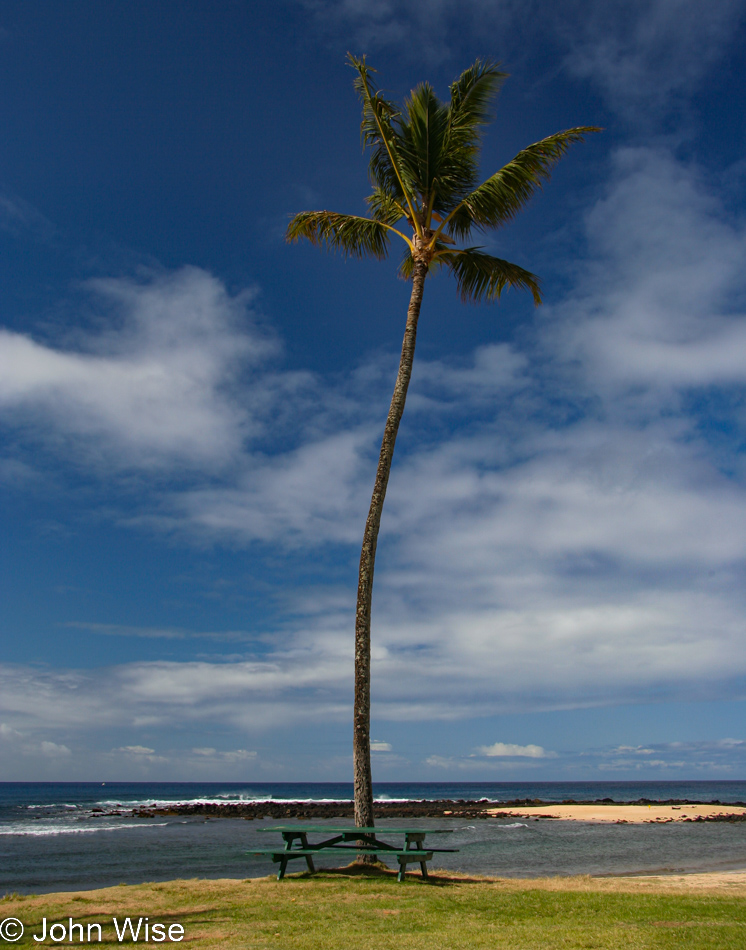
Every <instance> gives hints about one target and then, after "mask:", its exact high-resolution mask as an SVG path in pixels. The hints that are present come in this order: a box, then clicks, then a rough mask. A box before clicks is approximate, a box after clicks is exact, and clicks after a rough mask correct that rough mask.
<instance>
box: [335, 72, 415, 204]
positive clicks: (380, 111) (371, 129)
mask: <svg viewBox="0 0 746 950" xmlns="http://www.w3.org/2000/svg"><path fill="white" fill-rule="evenodd" d="M347 59H348V61H349V63H350V65H351V66H352V67H353V68H354V69H355V70H357V76H356V77H355V80H354V86H355V90H356V92H357V94H358V95H359V96H360V101H361V102H362V105H363V118H362V122H361V124H360V134H361V137H362V140H363V147H364V148H370V149H371V158H370V165H369V171H370V176H371V179H372V180H373V182H374V183H375V184H376V185H377V186H378V188H380V189H381V191H383V192H384V193H385V194H387V195H390V196H391V197H392V198H395V199H398V200H400V201H401V202H402V203H403V204H406V205H407V206H408V207H409V211H410V215H411V217H412V218H413V219H414V218H415V213H414V212H415V207H414V188H413V187H412V181H411V176H410V175H408V174H407V169H406V167H405V165H404V163H403V162H402V160H401V158H400V155H399V151H400V149H401V147H402V142H401V135H400V132H399V128H398V126H399V121H398V120H399V117H400V113H399V110H398V109H397V107H396V105H395V104H394V103H393V102H389V101H388V100H387V99H385V98H384V96H383V95H382V94H381V93H380V92H379V91H378V90H377V89H376V86H375V83H374V81H373V79H372V78H371V75H370V74H371V72H374V70H372V69H371V67H370V66H368V65H367V63H366V62H365V57H364V56H363V57H362V59H358V58H357V57H355V56H353V55H352V54H351V53H348V54H347Z"/></svg>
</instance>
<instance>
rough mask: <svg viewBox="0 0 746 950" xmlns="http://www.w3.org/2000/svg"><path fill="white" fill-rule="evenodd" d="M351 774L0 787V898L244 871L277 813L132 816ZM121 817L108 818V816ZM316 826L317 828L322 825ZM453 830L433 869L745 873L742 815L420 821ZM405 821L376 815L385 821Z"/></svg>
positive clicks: (339, 791)
mask: <svg viewBox="0 0 746 950" xmlns="http://www.w3.org/2000/svg"><path fill="white" fill-rule="evenodd" d="M374 793H375V797H376V799H377V800H379V801H394V802H395V801H423V800H425V801H426V800H441V799H444V800H451V801H460V800H464V801H481V800H489V801H497V802H500V801H502V802H505V801H512V800H516V799H540V800H542V801H546V802H562V801H566V800H569V799H572V800H575V801H594V800H601V799H611V800H612V801H615V802H630V801H640V800H646V801H653V802H655V801H669V800H675V801H690V802H722V803H732V804H735V803H738V802H740V803H745V802H746V782H744V781H725V782H723V781H717V782H708V781H689V782H438V783H433V782H411V783H406V782H382V783H376V784H375V785H374ZM351 799H352V784H351V783H345V782H328V783H320V782H312V783H303V782H290V783H289V782H213V783H204V782H199V783H196V782H195V783H192V782H80V783H76V782H3V783H0V893H3V894H7V893H13V892H16V893H21V894H28V893H49V892H53V891H58V890H84V889H90V888H97V887H105V886H110V885H113V884H120V883H128V884H137V883H144V882H148V881H163V880H170V879H174V878H195V877H198V878H221V877H227V878H240V879H243V878H251V877H262V876H265V875H267V874H269V873H272V869H273V867H274V866H273V865H271V864H270V862H269V861H267V860H266V859H263V858H259V857H257V856H254V855H250V854H248V853H247V852H249V851H250V850H251V849H252V848H257V847H267V845H268V844H271V842H270V841H269V836H268V835H266V834H262V833H261V832H260V830H259V829H260V828H262V827H268V826H271V825H273V824H277V821H276V819H275V820H273V819H269V818H267V819H257V820H253V821H247V820H244V819H241V818H207V817H204V816H181V815H179V816H164V815H158V816H155V817H152V818H136V817H133V816H132V814H131V810H132V809H135V808H139V807H145V806H154V805H155V806H158V805H168V804H177V803H178V804H185V803H190V802H217V803H225V804H227V803H230V802H262V801H272V802H330V801H331V802H334V801H350V800H351ZM113 811H114V812H118V814H111V812H113ZM319 823H321V822H319ZM411 823H415V824H416V825H417V826H418V827H423V828H428V827H429V828H435V827H440V828H449V829H450V830H451V831H452V832H453V835H452V836H451V837H449V847H454V848H458V849H459V851H458V853H457V854H449V855H439V856H438V861H437V864H438V865H439V866H441V867H445V868H449V869H451V870H458V871H464V872H467V873H473V874H484V875H490V876H510V877H536V876H547V875H555V874H560V875H570V874H635V873H672V872H679V871H705V870H727V869H740V868H746V822H740V823H696V824H695V823H692V824H686V823H684V824H668V825H648V824H645V825H614V824H610V825H590V824H587V823H584V822H563V821H519V820H514V819H507V820H502V819H486V820H482V819H476V820H475V819H453V818H451V819H449V818H437V819H432V818H430V819H417V820H416V822H411ZM387 824H389V825H390V826H393V825H400V824H401V820H398V821H397V820H394V819H384V820H381V821H380V827H381V828H385V827H386V825H387Z"/></svg>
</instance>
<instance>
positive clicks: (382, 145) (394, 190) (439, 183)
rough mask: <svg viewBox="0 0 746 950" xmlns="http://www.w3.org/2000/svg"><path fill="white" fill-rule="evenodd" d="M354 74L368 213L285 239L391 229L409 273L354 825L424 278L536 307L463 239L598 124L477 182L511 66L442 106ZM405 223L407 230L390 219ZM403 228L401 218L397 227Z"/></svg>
mask: <svg viewBox="0 0 746 950" xmlns="http://www.w3.org/2000/svg"><path fill="white" fill-rule="evenodd" d="M348 60H349V63H350V65H351V66H353V67H354V69H355V70H356V72H357V75H356V77H355V83H354V84H355V89H356V90H357V92H358V94H359V96H360V99H361V101H362V105H363V121H362V126H361V132H362V139H363V145H364V147H368V148H370V149H371V152H372V156H371V159H370V178H371V183H372V185H373V192H372V194H371V195H370V196H369V197H368V199H367V202H368V207H369V209H370V216H369V217H361V216H357V215H350V214H338V213H337V212H335V211H303V212H301V213H300V214H297V215H296V216H295V217H294V218H293V219H292V221H291V222H290V224H289V226H288V230H287V239H288V241H291V242H295V241H298V240H299V239H300V238H306V239H307V240H309V241H310V242H311V243H312V244H316V245H326V246H327V247H328V248H335V249H339V250H340V251H342V252H343V253H344V254H346V255H350V256H353V257H375V258H378V259H383V258H385V257H386V256H387V254H388V251H389V241H390V238H391V235H397V236H398V237H399V238H401V240H402V241H403V242H404V244H405V245H406V252H405V256H404V260H403V261H402V264H401V267H400V269H399V272H400V274H401V276H402V277H404V278H406V279H410V280H411V281H412V294H411V298H410V301H409V310H408V311H407V322H406V327H405V330H404V343H403V345H402V352H401V359H400V361H399V372H398V375H397V377H396V384H395V386H394V394H393V397H392V399H391V407H390V409H389V414H388V418H387V419H386V427H385V429H384V433H383V441H382V443H381V452H380V456H379V460H378V470H377V472H376V480H375V484H374V486H373V496H372V498H371V502H370V510H369V512H368V519H367V521H366V523H365V533H364V535H363V546H362V551H361V554H360V573H359V580H358V593H357V613H356V621H355V706H354V738H353V753H354V781H355V824H356V826H357V827H366V826H368V827H369V826H372V825H373V783H372V777H371V768H370V617H371V599H372V592H373V570H374V567H375V559H376V545H377V542H378V530H379V526H380V524H381V513H382V511H383V502H384V498H385V497H386V487H387V485H388V481H389V473H390V471H391V461H392V459H393V455H394V444H395V442H396V434H397V431H398V429H399V423H400V421H401V418H402V413H403V412H404V403H405V400H406V397H407V388H408V386H409V380H410V376H411V374H412V360H413V358H414V348H415V339H416V334H417V321H418V319H419V315H420V305H421V303H422V293H423V290H424V287H425V278H426V277H427V275H428V274H429V273H432V272H433V271H434V270H436V269H437V268H440V267H443V266H445V267H446V268H448V270H450V272H451V273H452V274H453V276H454V277H455V278H456V284H457V287H458V289H459V291H460V293H461V297H462V299H463V300H464V301H471V302H474V303H476V302H479V301H481V300H496V299H497V298H498V297H499V296H500V294H501V293H502V291H503V289H504V288H505V287H516V288H521V289H525V290H529V291H531V293H532V295H533V299H534V303H536V304H539V303H541V295H540V291H539V278H538V277H536V275H535V274H532V273H530V272H529V271H527V270H524V269H523V268H522V267H518V266H517V265H516V264H511V263H509V262H508V261H504V260H501V259H500V258H497V257H493V256H491V255H490V254H486V253H484V252H483V251H482V250H480V248H479V247H471V246H468V247H460V246H457V242H458V243H463V242H464V240H466V239H468V237H469V236H470V234H471V232H472V230H476V231H486V230H489V229H492V228H499V227H500V226H501V225H503V224H505V223H506V222H508V221H510V220H511V219H512V218H513V217H514V216H515V215H516V214H517V213H518V212H519V211H520V210H521V209H522V208H523V206H524V205H525V204H526V203H527V202H528V200H529V199H530V198H531V196H532V195H533V194H534V192H535V191H536V190H537V189H538V188H541V185H542V182H543V181H545V180H547V179H548V178H549V176H550V169H551V167H552V165H554V163H555V162H556V161H558V159H560V158H561V157H562V155H564V153H565V152H566V151H567V149H568V147H569V146H570V145H571V144H572V143H573V142H579V141H582V139H583V136H584V135H585V134H586V133H588V132H596V131H599V130H598V129H597V128H596V127H591V126H585V127H582V128H575V129H568V130H567V131H565V132H558V133H557V134H556V135H550V136H549V137H548V138H545V139H542V140H541V141H540V142H536V143H535V144H534V145H529V147H528V148H525V149H523V150H522V151H521V152H519V153H518V154H517V155H516V156H515V158H514V159H513V160H512V161H511V162H509V163H508V164H507V165H506V166H505V167H504V168H501V169H500V171H498V172H495V174H494V175H492V176H491V177H490V178H488V179H487V180H486V181H484V182H482V184H480V185H478V184H477V182H478V177H477V174H478V157H479V147H480V137H481V130H482V126H484V125H486V124H487V122H488V121H489V119H490V116H489V113H488V108H489V105H490V103H491V101H492V100H493V99H494V97H495V95H496V94H497V92H498V90H499V88H500V86H501V84H502V82H503V80H504V79H505V78H506V76H507V74H506V73H503V72H500V70H499V69H498V64H497V63H494V62H492V61H489V60H485V61H483V60H479V59H478V60H477V61H476V62H475V63H474V65H473V66H472V67H471V68H469V69H467V70H466V71H465V72H464V73H462V75H461V76H459V78H458V79H457V80H456V81H455V82H454V83H453V84H452V85H451V87H450V91H451V101H450V102H449V103H444V102H440V101H439V100H438V99H437V98H436V96H435V93H434V91H433V89H432V87H431V86H430V85H429V84H427V83H423V84H422V85H420V86H418V87H417V88H416V89H415V90H414V91H413V92H412V93H411V95H410V97H409V99H407V100H406V101H405V103H404V107H403V109H399V108H397V106H396V105H395V104H394V103H392V102H389V101H388V100H387V99H385V98H384V97H383V95H382V94H381V93H380V92H379V91H378V90H377V89H376V86H375V84H374V81H373V79H372V77H371V73H373V72H375V70H373V69H372V68H371V67H370V66H368V65H367V64H366V62H365V57H363V58H362V59H357V58H356V57H354V56H352V55H350V54H348ZM402 221H406V223H407V225H408V226H409V228H410V229H411V237H408V236H407V234H405V233H404V232H403V231H402V230H399V228H398V227H396V225H397V224H399V222H402ZM400 227H404V225H403V224H402V225H400Z"/></svg>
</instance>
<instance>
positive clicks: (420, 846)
mask: <svg viewBox="0 0 746 950" xmlns="http://www.w3.org/2000/svg"><path fill="white" fill-rule="evenodd" d="M258 830H259V831H264V832H275V833H278V832H279V834H281V835H282V840H283V841H284V843H285V844H284V847H283V848H279V847H278V848H261V849H259V850H256V851H251V852H249V853H250V854H266V855H270V856H271V858H272V860H273V861H274V862H276V863H278V864H279V865H280V867H279V869H278V871H277V880H278V881H281V880H282V879H283V877H284V876H285V869H286V868H287V866H288V862H289V861H292V860H294V859H296V858H304V859H305V861H306V864H307V866H308V870H309V871H312V872H315V870H316V868H315V867H314V863H313V859H314V856H315V855H318V854H340V853H345V852H346V853H349V852H352V853H353V854H388V855H389V856H390V857H392V858H393V857H396V859H397V861H398V862H399V874H398V876H397V880H398V881H403V880H404V875H405V873H406V870H407V865H408V864H419V866H420V871H421V872H422V876H423V877H425V878H426V877H427V862H428V861H431V860H432V857H433V854H434V853H435V852H444V851H451V852H454V851H458V848H427V849H426V848H425V844H424V843H425V836H426V835H447V834H452V833H453V830H452V829H451V828H429V829H423V828H356V827H354V826H350V825H343V826H337V825H308V824H303V825H273V826H272V827H271V828H259V829H258ZM379 833H380V834H383V835H386V836H388V835H404V847H403V848H402V847H397V846H396V845H395V844H389V843H388V842H387V841H382V840H381V839H380V838H379V837H378V835H379ZM309 834H312V835H327V836H331V837H326V838H324V839H323V840H321V841H318V842H316V843H311V842H309V840H308V835H309ZM296 842H297V845H296V844H295V843H296ZM349 842H353V843H352V844H350V843H349Z"/></svg>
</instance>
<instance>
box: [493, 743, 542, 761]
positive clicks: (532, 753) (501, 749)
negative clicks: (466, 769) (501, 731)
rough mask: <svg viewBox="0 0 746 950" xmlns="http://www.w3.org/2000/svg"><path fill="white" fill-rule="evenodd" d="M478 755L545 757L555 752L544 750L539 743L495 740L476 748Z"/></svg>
mask: <svg viewBox="0 0 746 950" xmlns="http://www.w3.org/2000/svg"><path fill="white" fill-rule="evenodd" d="M477 753H478V754H479V755H486V756H488V757H490V758H492V757H506V756H519V757H522V758H528V759H546V758H547V757H548V756H554V755H555V754H556V753H553V752H546V751H545V750H544V749H543V748H542V747H541V746H540V745H514V744H513V743H511V742H495V743H493V745H483V746H480V747H479V748H478V749H477Z"/></svg>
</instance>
